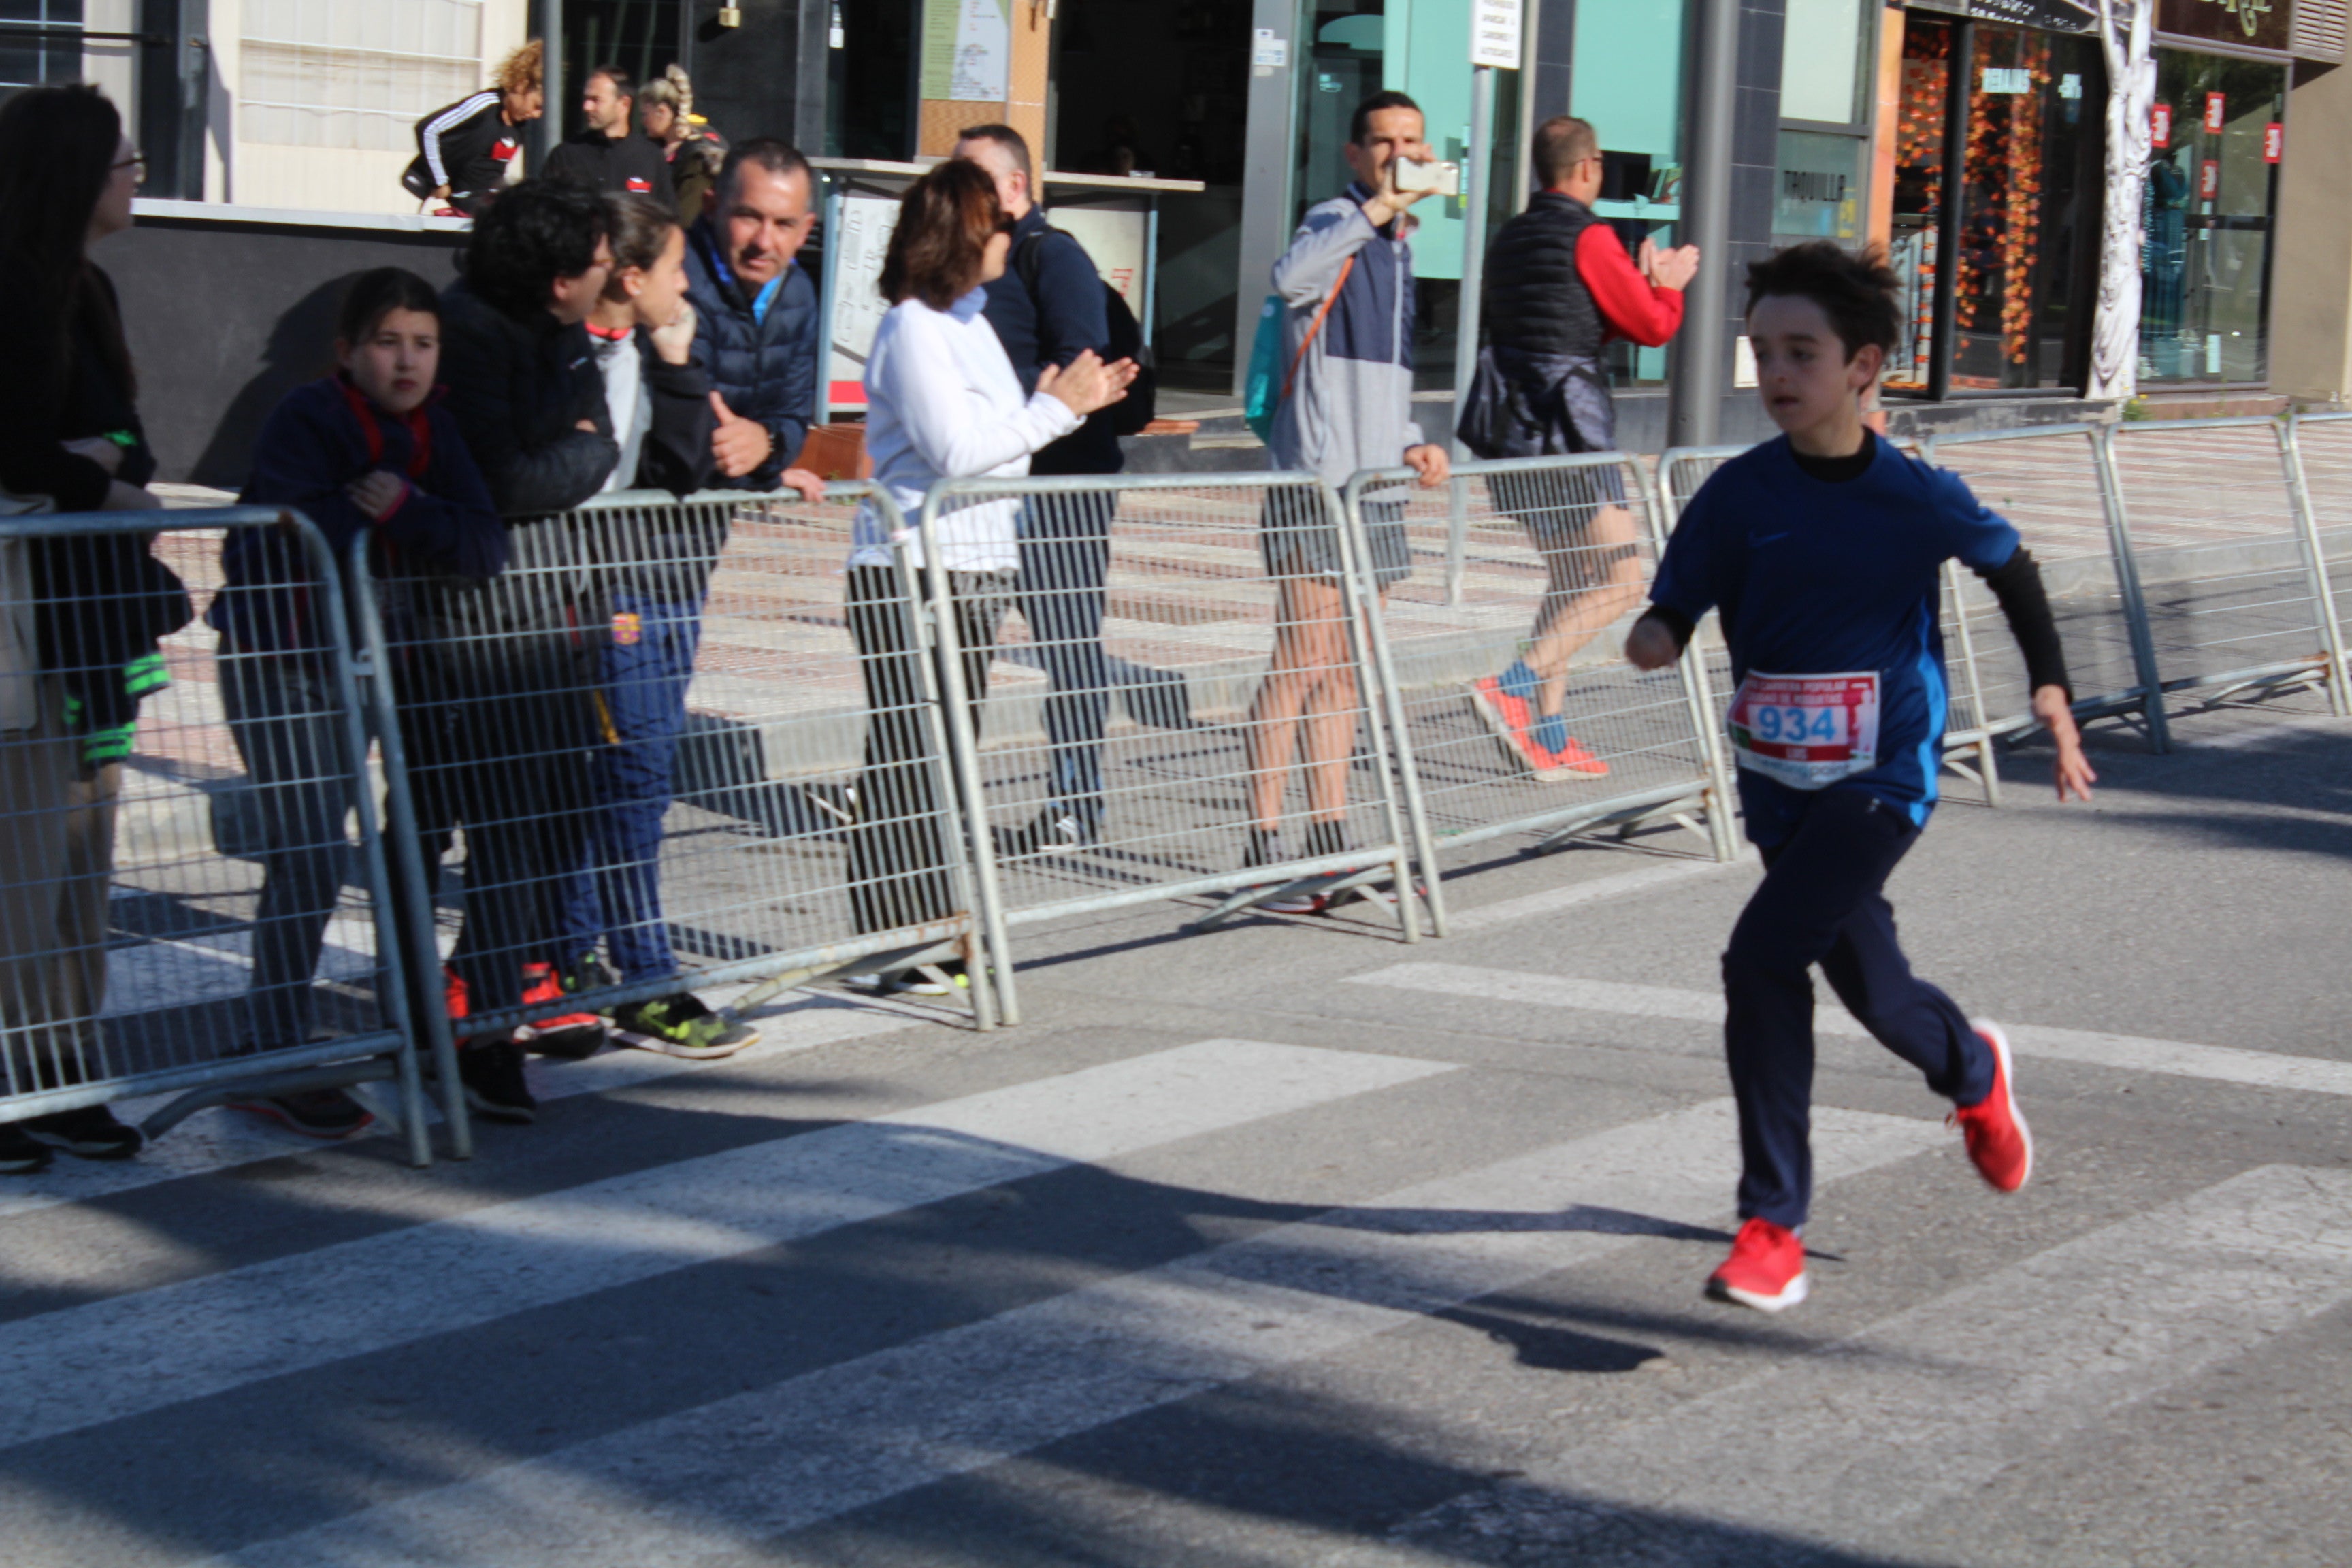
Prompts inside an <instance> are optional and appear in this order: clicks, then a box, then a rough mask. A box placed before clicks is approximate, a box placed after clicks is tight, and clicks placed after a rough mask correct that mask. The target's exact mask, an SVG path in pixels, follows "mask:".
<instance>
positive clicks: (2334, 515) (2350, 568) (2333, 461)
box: [2286, 414, 2352, 713]
mask: <svg viewBox="0 0 2352 1568" xmlns="http://www.w3.org/2000/svg"><path fill="white" fill-rule="evenodd" d="M2286 433H2287V444H2288V449H2289V451H2290V453H2291V454H2292V455H2293V458H2294V466H2293V469H2292V472H2293V474H2294V482H2295V493H2296V498H2297V500H2298V501H2299V503H2300V504H2301V507H2302V510H2303V526H2304V528H2305V531H2306V537H2307V538H2308V540H2309V541H2310V545H2311V549H2312V553H2313V557H2314V559H2315V560H2316V561H2317V563H2318V569H2319V573H2320V575H2321V577H2322V578H2323V579H2324V580H2325V581H2326V583H2327V584H2328V590H2327V594H2326V599H2325V602H2324V604H2323V605H2322V609H2323V611H2324V612H2325V614H2324V621H2325V626H2326V634H2327V646H2328V647H2329V648H2330V649H2331V650H2332V652H2333V654H2334V656H2335V662H2336V679H2335V680H2334V681H2332V682H2330V691H2331V694H2332V695H2333V697H2334V699H2335V703H2336V711H2337V712H2338V713H2346V712H2352V647H2347V644H2346V642H2345V638H2344V623H2345V621H2346V620H2347V617H2352V597H2347V595H2352V414H2298V415H2295V416H2294V417H2292V418H2290V419H2289V420H2288V421H2287V426H2286Z"/></svg>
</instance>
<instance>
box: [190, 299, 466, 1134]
mask: <svg viewBox="0 0 2352 1568" xmlns="http://www.w3.org/2000/svg"><path fill="white" fill-rule="evenodd" d="M440 358H441V303H440V300H438V299H436V297H435V295H434V292H433V286H432V285H431V284H429V283H427V282H425V279H422V278H419V277H417V276H416V275H415V273H413V272H404V271H402V270H401V269H400V268H394V267H386V268H378V269H377V270H375V271H373V272H365V273H362V274H361V275H360V276H359V277H358V278H357V279H353V280H352V286H351V289H349V291H348V292H346V293H345V295H344V296H343V304H342V310H341V318H340V321H339V324H338V328H337V331H336V337H335V363H336V364H337V366H338V367H339V368H338V369H337V370H336V372H335V374H332V375H331V376H328V377H326V378H325V379H323V380H320V381H314V382H310V383H309V384H307V385H303V386H298V387H296V388H295V389H294V390H293V391H292V392H289V393H288V394H287V395H286V396H285V399H284V400H283V401H282V402H280V403H279V404H278V407H277V408H276V409H275V410H274V411H273V412H272V413H271V414H270V416H269V419H268V423H267V424H265V425H264V426H262V428H261V436H260V437H259V439H258V440H257V442H256V443H255V445H254V449H253V468H252V475H251V477H250V478H249V479H247V480H246V484H245V492H244V494H243V495H242V496H241V497H240V498H239V500H242V501H243V502H245V503H246V504H248V505H256V506H265V505H278V506H289V507H296V508H299V509H300V510H301V512H302V514H303V515H304V516H306V517H308V518H309V519H310V521H312V522H314V523H316V524H318V526H319V531H320V533H322V534H324V535H325V536H326V541H327V543H328V544H329V546H331V548H332V550H333V551H334V553H335V560H336V562H337V563H338V565H341V563H343V562H344V560H345V559H346V553H345V552H347V551H348V549H349V548H350V546H351V543H352V541H353V540H354V539H356V538H357V537H358V536H359V534H360V533H361V532H362V531H365V530H371V529H372V530H373V537H372V538H371V540H370V555H371V559H372V561H373V563H374V565H375V573H374V575H375V577H376V578H377V580H378V581H383V582H391V583H395V584H406V583H408V582H410V581H412V580H415V579H418V578H430V577H440V578H446V579H451V580H454V582H455V583H456V584H478V583H482V582H486V581H488V579H490V578H493V577H495V576H497V575H498V574H499V572H500V571H501V570H502V569H503V568H504V567H505V565H506V558H507V536H506V529H505V528H504V526H503V525H502V524H501V523H500V522H499V514H498V512H497V510H495V509H494V508H493V507H492V506H491V505H490V492H489V490H488V487H486V486H485V485H484V484H483V483H482V476H481V472H480V470H479V469H478V468H475V467H474V459H473V456H472V454H471V453H469V452H467V450H466V443H465V440H464V438H463V437H460V436H459V435H458V433H457V424H456V422H455V421H454V420H452V419H451V418H450V416H449V414H448V411H447V410H446V409H445V408H443V407H441V406H440V392H439V389H438V387H437V385H436V378H437V373H438V371H439V368H440ZM221 575H222V578H223V586H222V589H221V591H220V593H219V594H218V595H215V597H214V599H213V605H212V609H211V610H210V611H209V612H208V613H207V615H206V616H205V618H206V619H207V620H208V621H209V622H210V623H211V624H212V626H213V628H214V629H215V631H217V632H219V633H220V686H221V703H222V706H223V707H224V709H226V711H227V714H228V720H229V733H230V735H231V736H232V737H233V738H234V739H235V740H236V749H237V754H238V755H239V756H241V757H242V758H243V759H244V760H245V770H246V773H247V776H248V777H250V778H251V779H252V781H253V783H254V784H255V785H256V786H257V789H256V798H257V804H258V805H259V807H260V813H261V818H262V823H263V827H264V832H265V834H266V836H267V837H268V851H267V858H265V860H264V862H263V868H264V869H263V873H262V882H261V900H260V906H259V908H258V909H257V910H256V911H255V914H254V938H253V984H252V988H251V992H250V996H251V1001H250V1004H249V1006H250V1023H249V1028H250V1030H251V1036H250V1038H249V1040H248V1042H247V1043H248V1045H249V1046H250V1047H251V1048H253V1049H255V1050H260V1051H270V1050H281V1049H286V1048H289V1047H298V1046H300V1045H302V1044H304V1043H305V1042H306V1041H307V1039H308V1038H309V1030H310V1021H311V1007H310V1004H311V998H312V992H311V978H312V975H313V974H314V973H315V972H316V971H317V969H318V966H319V954H320V948H321V945H322V944H323V943H324V942H325V940H326V932H327V922H328V920H329V919H330V918H331V916H332V915H333V913H334V910H335V905H336V903H337V900H338V899H339V897H340V895H341V889H342V884H343V874H344V871H345V869H346V868H347V867H348V866H349V864H350V859H351V853H350V849H351V847H350V844H349V841H348V839H347V837H346V833H345V828H344V821H345V818H346V817H347V816H348V815H349V814H350V811H351V788H352V785H351V779H350V776H349V773H347V771H346V770H345V768H344V765H343V761H342V742H341V727H342V713H341V708H340V705H339V702H338V699H337V696H336V692H335V684H334V672H333V670H332V669H331V668H329V666H328V664H327V661H326V659H325V658H323V657H322V654H323V652H324V650H325V649H327V648H328V647H331V646H332V637H333V633H332V631H331V629H329V628H326V627H322V626H319V625H317V624H316V622H315V621H314V619H313V617H314V616H315V614H316V611H315V609H314V603H315V601H314V600H313V598H312V596H311V587H312V582H313V579H312V575H311V567H310V559H309V557H308V556H307V555H306V554H305V553H304V552H303V551H302V549H301V547H300V546H299V544H298V543H297V542H295V540H294V539H293V538H292V537H291V536H290V535H289V534H288V533H286V532H285V531H282V530H279V529H277V528H242V529H236V530H233V531H231V532H230V533H229V535H228V537H227V538H226V540H225V541H224V542H222V546H221ZM342 590H343V594H344V596H345V598H346V600H347V601H348V600H349V599H350V598H351V596H352V595H355V594H359V593H364V592H368V591H369V589H368V586H367V584H361V583H352V582H349V581H346V582H345V583H344V584H342ZM381 609H382V612H383V616H384V622H385V635H386V637H388V638H389V639H390V640H391V642H393V643H394V645H408V644H413V643H414V642H415V627H414V625H413V622H412V620H411V618H410V610H411V606H410V605H407V604H406V603H405V602H404V601H402V600H400V599H395V598H389V597H387V598H386V600H385V601H384V602H383V603H382V605H381ZM237 1104H238V1108H239V1109H241V1110H249V1111H252V1112H254V1113H256V1114H257V1115H262V1116H268V1117H270V1118H273V1119H275V1120H277V1121H282V1122H284V1123H285V1124H286V1125H287V1126H289V1127H291V1128H292V1129H294V1130H295V1131H298V1132H304V1133H308V1134H310V1136H312V1137H315V1138H346V1137H349V1136H351V1135H352V1134H353V1133H355V1132H358V1131H361V1130H362V1128H364V1127H366V1126H367V1125H368V1123H369V1122H370V1121H373V1120H374V1118H373V1117H372V1116H370V1115H369V1113H368V1112H367V1111H366V1110H363V1109H362V1108H361V1106H360V1104H359V1102H358V1101H357V1100H353V1099H352V1097H351V1096H350V1095H348V1094H345V1093H344V1092H343V1091H342V1090H341V1089H319V1090H315V1091H312V1092H310V1093H298V1094H287V1095H279V1096H277V1097H275V1098H271V1099H265V1100H243V1101H239V1102H237Z"/></svg>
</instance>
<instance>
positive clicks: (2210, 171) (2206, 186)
mask: <svg viewBox="0 0 2352 1568" xmlns="http://www.w3.org/2000/svg"><path fill="white" fill-rule="evenodd" d="M2197 195H2198V199H2200V201H2208V202H2210V201H2213V200H2215V199H2216V198H2218V197H2219V196H2220V195H2221V160H2220V159H2218V158H2208V159H2206V160H2205V161H2204V162H2203V163H2200V164H2198V165H2197Z"/></svg>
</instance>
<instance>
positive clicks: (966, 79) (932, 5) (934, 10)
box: [923, 0, 1013, 103]
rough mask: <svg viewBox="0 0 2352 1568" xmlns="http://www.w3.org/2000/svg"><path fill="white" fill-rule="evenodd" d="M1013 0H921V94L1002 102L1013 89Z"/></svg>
mask: <svg viewBox="0 0 2352 1568" xmlns="http://www.w3.org/2000/svg"><path fill="white" fill-rule="evenodd" d="M1012 4H1013V0H923V96H924V97H925V98H932V99H949V100H954V101H956V102H960V103H1003V101H1005V100H1006V99H1008V98H1009V97H1011V96H1012V90H1013V17H1012V13H1011V11H1010V6H1011V5H1012Z"/></svg>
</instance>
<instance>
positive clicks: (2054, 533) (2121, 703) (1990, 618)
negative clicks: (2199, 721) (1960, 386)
mask: <svg viewBox="0 0 2352 1568" xmlns="http://www.w3.org/2000/svg"><path fill="white" fill-rule="evenodd" d="M1922 453H1923V456H1925V457H1926V458H1927V461H1929V462H1931V463H1933V464H1935V465H1936V466H1937V467H1938V468H1944V469H1946V470H1947V471H1948V472H1950V473H1953V474H1956V475H1958V477H1959V478H1960V479H1962V480H1963V481H1965V482H1966V483H1967V485H1968V487H1969V490H1970V491H1971V492H1972V493H1973V494H1974V495H1975V496H1976V498H1977V499H1978V500H1979V501H1982V502H1983V503H1984V504H1985V505H1986V506H1988V507H1990V509H1992V510H1994V511H1997V512H1999V513H2000V514H2001V515H2002V516H2003V517H2005V518H2007V519H2008V520H2009V521H2011V523H2012V524H2014V525H2015V527H2016V529H2017V531H2018V536H2019V538H2020V539H2021V541H2022V542H2023V543H2024V545H2025V548H2027V549H2028V550H2031V551H2032V552H2033V556H2034V559H2035V561H2036V562H2037V563H2039V564H2040V566H2041V569H2042V585H2043V587H2044V588H2045V589H2046V590H2047V592H2048V594H2049V596H2050V608H2051V612H2052V614H2053V617H2054V618H2055V619H2056V621H2057V625H2058V633H2059V639H2060V641H2061V643H2062V644H2063V646H2064V648H2065V651H2066V665H2067V673H2068V675H2069V677H2070V678H2071V679H2072V680H2073V682H2074V714H2075V716H2076V717H2077V718H2079V719H2084V720H2088V719H2093V718H2100V717H2107V716H2113V715H2119V714H2126V713H2137V714H2138V715H2139V716H2140V717H2141V720H2142V721H2143V722H2144V723H2146V725H2147V729H2148V733H2149V737H2150V740H2151V742H2153V743H2154V744H2155V745H2156V746H2157V748H2158V750H2161V749H2163V746H2164V743H2165V742H2164V734H2165V731H2164V704H2163V699H2162V694H2161V692H2160V691H2159V690H2158V684H2157V680H2156V674H2155V670H2156V667H2155V664H2154V662H2153V655H2152V653H2151V651H2150V649H2149V647H2148V645H2147V633H2146V625H2145V622H2144V620H2143V618H2142V616H2141V613H2140V602H2139V598H2138V584H2137V577H2136V576H2135V574H2134V573H2133V569H2132V567H2133V555H2132V540H2131V536H2130V533H2129V531H2128V530H2127V529H2126V525H2125V518H2124V515H2123V512H2122V510H2121V508H2120V507H2119V505H2118V504H2117V500H2116V494H2115V489H2114V485H2113V481H2112V475H2111V473H2110V470H2109V469H2108V467H2107V462H2106V451H2105V430H2104V429H2103V428H2102V427H2099V426H2089V425H2059V426H2036V427H2032V428H2028V429H2022V430H1990V431H1983V432H1969V433H1964V434H1958V435H1948V436H1944V435H1939V436H1930V437H1927V439H1926V441H1925V442H1924V443H1923V444H1922ZM1943 629H1944V655H1945V660H1946V664H1947V667H1948V668H1949V670H1950V671H1951V677H1952V695H1951V705H1952V706H1951V721H1950V724H1949V727H1948V730H1947V731H1946V735H1945V741H1944V745H1945V755H1946V760H1947V761H1948V762H1950V761H1951V760H1952V759H1953V757H1954V754H1955V753H1958V752H1974V753H1975V759H1976V761H1975V765H1974V767H1972V768H1970V769H1969V770H1968V771H1969V773H1970V774H1971V776H1974V777H1977V778H1979V781H1980V782H1981V783H1982V784H1983V785H1984V790H1985V798H1986V800H1987V801H1988V803H1990V804H1991V805H2000V771H1999V770H1998V769H1997V768H1996V767H1994V766H1993V755H1992V753H1993V747H1994V745H1995V743H1996V742H1999V741H2000V739H2002V738H2003V737H2006V736H2012V735H2016V734H2019V733H2021V732H2022V731H2027V730H2030V729H2032V727H2033V723H2034V720H2033V708H2032V704H2033V692H2032V689H2031V684H2030V682H2029V681H2028V679H2027V678H2026V671H2025V660H2024V658H2023V656H2022V655H2021V654H2020V653H2019V652H2018V649H2017V644H2016V641H2015V639H2014V638H2013V637H2011V635H2010V631H2009V623H2008V622H2007V620H2006V619H2004V618H2003V616H2002V615H2001V611H2000V605H1999V604H1998V603H1997V602H1996V601H1995V600H1994V598H1993V596H1992V593H1991V591H1990V589H1988V588H1987V587H1986V586H1985V585H1984V584H1983V582H1982V580H1981V579H1979V577H1978V576H1977V574H1975V573H1973V572H1971V571H1969V569H1967V568H1966V567H1964V566H1962V565H1961V564H1960V563H1958V562H1947V563H1945V566H1944V595H1943Z"/></svg>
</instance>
